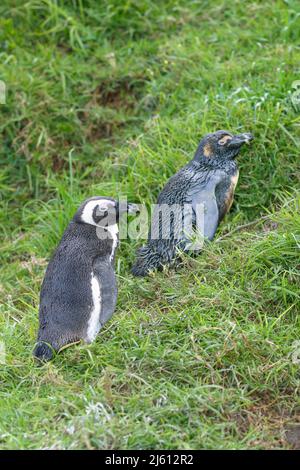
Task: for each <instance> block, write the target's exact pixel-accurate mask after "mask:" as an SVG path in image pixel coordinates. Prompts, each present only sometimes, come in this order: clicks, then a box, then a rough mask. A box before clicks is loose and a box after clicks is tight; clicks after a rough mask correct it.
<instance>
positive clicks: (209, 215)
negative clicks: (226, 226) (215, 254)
mask: <svg viewBox="0 0 300 470" xmlns="http://www.w3.org/2000/svg"><path fill="white" fill-rule="evenodd" d="M192 207H193V212H194V215H195V221H196V223H195V225H196V226H197V228H198V229H200V231H201V232H202V233H203V235H204V238H207V239H208V240H210V241H211V240H212V239H213V238H214V235H215V233H216V230H217V228H218V225H219V209H218V205H217V201H216V197H215V194H214V192H210V191H203V192H201V193H198V194H197V197H195V198H193V199H192Z"/></svg>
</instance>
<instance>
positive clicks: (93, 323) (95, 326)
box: [86, 272, 102, 343]
mask: <svg viewBox="0 0 300 470" xmlns="http://www.w3.org/2000/svg"><path fill="white" fill-rule="evenodd" d="M91 289H92V300H93V305H92V310H91V315H90V318H89V321H88V326H87V333H86V341H87V342H88V343H91V342H92V341H94V339H95V338H96V336H97V334H98V333H99V330H100V327H101V323H100V315H101V305H102V301H101V285H100V282H99V279H98V278H97V277H96V276H95V275H94V273H93V272H92V273H91Z"/></svg>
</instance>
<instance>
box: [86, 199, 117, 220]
mask: <svg viewBox="0 0 300 470" xmlns="http://www.w3.org/2000/svg"><path fill="white" fill-rule="evenodd" d="M114 205H115V203H114V202H113V201H109V200H107V199H95V200H94V201H89V202H88V203H87V204H86V205H85V207H84V209H83V211H82V214H81V220H82V222H84V223H85V224H90V225H96V226H97V224H96V223H95V221H94V219H93V212H94V209H95V207H97V206H101V207H107V209H108V208H109V207H114Z"/></svg>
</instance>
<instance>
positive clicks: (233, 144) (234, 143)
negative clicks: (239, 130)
mask: <svg viewBox="0 0 300 470" xmlns="http://www.w3.org/2000/svg"><path fill="white" fill-rule="evenodd" d="M253 139H254V137H253V135H252V134H250V133H249V132H244V133H243V134H237V135H234V136H233V137H232V139H231V141H230V142H228V145H227V148H239V147H241V146H242V145H243V144H249V143H250V141H251V140H253Z"/></svg>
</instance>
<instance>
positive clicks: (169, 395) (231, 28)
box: [0, 0, 300, 449]
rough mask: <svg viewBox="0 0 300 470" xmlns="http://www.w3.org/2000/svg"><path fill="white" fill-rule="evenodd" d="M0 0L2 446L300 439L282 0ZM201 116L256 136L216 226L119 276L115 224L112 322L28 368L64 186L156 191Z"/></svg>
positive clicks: (298, 260) (296, 237)
mask: <svg viewBox="0 0 300 470" xmlns="http://www.w3.org/2000/svg"><path fill="white" fill-rule="evenodd" d="M0 13H1V14H0V45H1V52H0V54H1V61H0V62H1V63H0V80H2V81H4V82H5V84H6V87H7V95H6V104H0V119H1V120H0V131H1V145H0V163H1V165H0V188H1V197H0V221H1V224H0V233H1V252H0V256H1V259H0V262H1V271H0V279H1V284H0V291H1V300H2V303H1V306H0V309H1V310H0V312H1V315H0V343H1V342H2V349H3V347H5V351H6V360H5V361H4V360H3V359H4V358H3V354H2V356H1V355H0V358H1V357H2V362H3V364H0V448H2V449H10V448H26V449H36V448H55V449H63V448H72V449H79V448H88V449H92V448H101V449H102V448H105V449H111V448H122V449H138V448H146V449H149V448H150V449H154V448H155V449H163V448H166V449H172V448H183V449H189V448H205V449H211V448H219V449H221V448H226V449H232V448H238V449H241V448H242V449H244V448H251V449H253V448H259V449H261V448H295V447H300V430H299V429H300V412H299V410H300V400H299V385H300V374H299V372H300V369H299V367H300V346H299V342H298V343H297V341H299V327H300V320H299V315H298V314H299V310H300V309H299V306H300V289H299V272H300V271H299V267H300V256H299V248H300V212H299V206H300V191H299V182H300V170H299V146H300V135H299V126H300V111H299V109H298V110H297V107H295V106H293V105H292V101H291V93H292V91H293V90H292V84H293V82H294V81H295V80H297V79H298V80H299V79H300V68H299V64H300V48H299V40H300V8H299V2H297V0H294V1H293V0H286V1H282V0H273V1H270V2H260V1H249V2H240V1H238V0H229V1H226V2H225V1H224V0H216V1H212V0H203V1H195V0H194V1H193V0H191V1H188V0H164V1H163V0H161V1H160V0H155V1H153V0H151V1H150V0H140V1H134V0H132V1H127V2H124V1H121V0H110V1H109V0H102V1H101V2H99V1H96V0H85V1H83V0H73V1H59V0H56V1H55V0H29V1H16V0H10V1H8V0H3V1H2V3H1V6H0ZM217 129H229V130H231V131H233V132H235V131H249V132H252V133H253V134H254V135H255V141H254V142H253V145H252V146H251V147H249V148H248V147H247V149H245V150H244V151H243V152H242V153H241V156H240V158H239V162H240V180H239V184H238V187H237V190H236V197H235V203H234V205H233V207H232V210H231V212H230V214H229V215H228V216H227V218H226V219H225V221H224V223H223V224H222V225H221V227H220V229H219V231H218V235H217V237H216V240H215V242H214V243H212V244H210V246H207V247H206V248H205V250H204V252H203V254H202V255H201V256H200V257H199V258H197V259H191V258H189V257H186V259H185V261H184V266H183V267H182V269H181V270H180V271H177V272H174V271H169V272H165V273H158V274H156V275H155V276H153V277H152V278H149V279H135V278H133V277H132V276H131V275H130V274H129V268H130V266H131V264H132V262H133V259H134V253H135V249H136V247H137V246H138V245H140V243H141V241H133V240H125V241H123V242H122V244H121V247H120V250H119V257H118V262H117V272H118V282H119V299H118V306H117V310H116V312H115V315H114V316H113V318H112V320H111V321H110V322H109V323H108V324H107V325H106V327H105V328H104V329H103V330H102V331H101V334H100V335H99V337H98V339H97V341H96V342H95V343H94V344H92V345H90V346H86V345H80V346H76V347H73V348H69V349H67V350H66V351H65V352H63V353H62V354H60V355H58V356H57V357H56V358H55V360H54V361H53V362H52V363H50V364H47V365H45V366H43V367H37V366H36V364H34V362H33V360H32V358H31V352H32V349H33V346H34V343H35V340H36V333H37V327H38V315H37V312H38V296H39V289H40V285H41V281H42V278H43V275H44V271H45V267H46V265H47V261H48V260H49V257H50V256H51V253H52V252H53V250H54V248H55V246H56V244H57V242H58V240H59V238H60V236H61V234H62V232H63V230H64V228H65V227H66V225H67V223H68V220H69V219H70V217H71V216H72V214H73V213H74V211H75V209H76V207H77V206H78V204H79V202H80V201H82V200H83V199H84V198H86V197H89V196H92V195H107V196H114V197H118V196H119V197H120V196H124V195H127V196H128V199H131V200H132V201H135V202H140V203H146V204H151V203H154V202H155V200H156V197H157V195H158V193H159V191H160V189H161V188H162V187H163V185H164V184H165V182H166V180H167V178H168V177H169V176H170V175H172V174H173V173H174V172H175V171H177V169H178V168H180V167H181V166H182V165H183V164H185V163H186V162H187V161H188V160H189V159H190V158H191V156H192V154H193V152H194V150H195V148H196V145H197V143H198V141H199V139H200V138H201V136H203V135H204V134H205V133H206V132H210V131H213V130H217ZM3 345H4V346H3Z"/></svg>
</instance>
